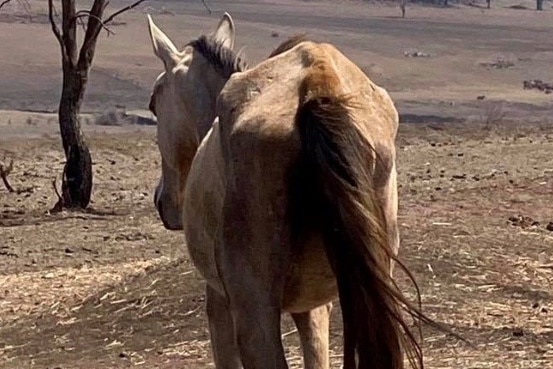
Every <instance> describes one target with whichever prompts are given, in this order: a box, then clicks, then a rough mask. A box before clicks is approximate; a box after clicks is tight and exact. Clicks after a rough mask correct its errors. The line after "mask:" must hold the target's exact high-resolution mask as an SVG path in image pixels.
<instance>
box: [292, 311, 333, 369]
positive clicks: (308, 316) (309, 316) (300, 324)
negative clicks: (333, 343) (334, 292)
mask: <svg viewBox="0 0 553 369" xmlns="http://www.w3.org/2000/svg"><path fill="white" fill-rule="evenodd" d="M331 310H332V303H331V302H330V303H328V304H326V305H323V306H319V307H317V308H315V309H313V310H310V311H307V312H305V313H292V314H291V315H292V318H293V319H294V322H295V323H296V327H297V328H298V332H299V335H300V340H301V347H302V351H303V362H304V367H305V369H329V365H330V364H329V355H328V339H329V338H328V335H329V320H330V311H331Z"/></svg>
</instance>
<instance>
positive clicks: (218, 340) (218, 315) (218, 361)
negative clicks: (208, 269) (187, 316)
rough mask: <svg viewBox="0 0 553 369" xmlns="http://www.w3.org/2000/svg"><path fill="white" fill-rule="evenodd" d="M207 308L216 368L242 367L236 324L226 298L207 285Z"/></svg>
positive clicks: (235, 368) (233, 368)
mask: <svg viewBox="0 0 553 369" xmlns="http://www.w3.org/2000/svg"><path fill="white" fill-rule="evenodd" d="M206 310H207V317H208V319H209V332H210V335H211V347H212V350H213V358H214V361H215V368H216V369H241V368H242V363H241V361H240V354H239V352H238V346H237V345H236V338H235V335H234V324H233V322H232V316H231V314H230V310H229V306H228V302H227V301H226V298H225V297H223V296H221V295H220V294H219V293H218V292H216V291H215V290H213V289H212V288H211V287H209V286H207V289H206Z"/></svg>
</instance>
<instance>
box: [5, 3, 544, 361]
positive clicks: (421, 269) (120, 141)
mask: <svg viewBox="0 0 553 369" xmlns="http://www.w3.org/2000/svg"><path fill="white" fill-rule="evenodd" d="M31 3H32V5H33V7H34V8H33V9H35V10H36V12H37V14H39V16H36V17H35V18H34V20H33V21H32V22H31V21H29V20H28V19H27V18H25V17H24V16H21V15H18V13H17V9H12V8H10V12H7V13H6V14H4V13H3V12H0V45H9V48H7V49H6V48H4V47H2V50H1V51H0V66H1V68H0V108H1V109H5V110H9V111H5V112H3V113H2V114H1V115H0V161H9V160H10V159H14V171H13V172H12V173H11V174H10V177H9V179H10V181H11V184H12V185H13V187H15V189H16V190H19V191H20V193H8V192H7V191H6V189H5V188H3V187H2V186H1V184H0V368H2V369H4V368H6V369H20V368H50V369H51V368H63V369H67V368H83V369H94V368H98V369H100V368H126V367H134V366H142V367H145V368H194V369H196V368H204V367H210V366H211V364H210V363H211V358H210V352H209V340H208V335H207V329H206V327H207V323H206V320H205V314H204V311H203V304H204V301H203V282H202V281H201V280H200V279H199V276H198V275H197V274H196V272H195V271H194V269H193V268H192V266H191V265H190V262H189V260H188V257H187V254H186V249H185V247H184V245H183V237H182V235H181V234H179V233H174V232H169V231H166V230H165V229H164V228H163V226H162V225H161V222H160V221H159V219H158V217H157V215H156V213H155V210H154V208H153V205H152V191H153V188H154V186H155V183H156V181H157V177H158V174H159V171H160V169H159V167H160V165H159V154H158V152H157V148H156V145H155V128H154V127H138V126H128V125H127V126H120V127H100V126H96V125H93V124H84V130H85V135H86V136H87V138H88V140H89V141H90V145H91V149H92V152H93V160H94V175H95V187H94V194H93V203H92V206H91V209H90V210H89V211H87V212H63V213H59V214H50V213H49V211H48V210H49V209H50V208H51V207H52V206H53V205H54V203H55V202H56V195H55V193H54V190H53V187H52V180H53V179H54V178H55V177H58V178H59V175H60V173H61V168H62V164H63V154H62V152H61V146H60V143H59V136H58V135H57V123H56V119H55V116H53V115H50V114H46V113H44V112H43V111H52V110H54V109H55V108H56V103H57V98H58V93H57V91H58V85H59V67H58V55H57V46H56V44H55V41H54V39H53V37H52V36H51V35H50V33H49V28H48V25H47V24H45V22H44V18H43V17H41V16H40V14H42V15H44V13H41V11H43V9H44V7H45V3H44V2H42V1H37V2H34V1H33V2H31ZM122 3H123V2H119V3H117V2H116V3H115V4H116V5H118V4H119V5H120V4H122ZM521 3H524V4H526V5H527V6H528V7H532V6H533V2H521ZM210 4H211V5H212V7H214V8H215V9H216V10H229V11H230V12H231V14H232V15H233V16H234V18H235V21H236V26H237V32H238V36H237V37H238V43H239V47H240V46H242V45H246V46H247V49H246V53H247V55H248V58H249V59H250V60H252V63H255V62H256V61H259V60H261V59H262V58H263V57H264V56H265V55H267V54H268V53H269V52H270V50H271V49H272V48H273V47H274V46H275V45H276V44H278V42H280V41H282V40H283V39H284V37H286V36H288V35H291V34H293V33H296V32H301V31H308V32H310V33H311V34H312V35H313V36H314V37H315V38H317V39H325V40H329V41H331V42H334V43H335V44H337V45H338V46H339V47H340V48H341V49H343V50H344V52H346V53H347V54H348V55H349V56H351V57H352V59H354V60H355V61H356V62H358V63H359V64H360V65H362V66H363V67H364V68H365V70H366V71H367V72H368V73H369V75H370V76H372V77H373V78H374V79H375V80H376V81H377V82H379V83H380V84H381V85H382V86H384V87H386V88H388V89H389V90H390V91H391V93H392V95H393V97H394V99H395V100H396V101H397V102H398V107H399V110H400V112H401V113H402V119H403V121H416V122H424V123H423V124H403V125H402V126H401V130H400V135H399V137H398V152H399V173H400V176H399V184H400V223H401V232H402V245H401V257H402V258H403V259H404V260H405V262H406V264H407V265H408V267H409V268H410V269H411V270H412V271H413V272H414V274H415V276H416V279H417V280H418V282H419V285H420V288H421V290H422V294H423V303H424V309H425V311H426V312H427V313H429V314H430V316H432V317H434V318H436V319H437V320H439V321H441V322H444V323H446V324H447V325H448V326H449V327H451V328H452V329H453V330H454V331H455V332H457V333H459V334H461V335H462V336H463V337H465V338H466V339H468V340H469V341H470V342H471V343H472V344H473V346H472V347H471V346H470V345H467V344H465V343H462V342H458V341H456V340H455V339H452V338H450V337H446V336H445V335H443V334H442V333H440V332H437V331H435V330H432V329H425V332H424V333H425V340H424V341H425V342H424V349H425V354H426V365H427V367H428V368H436V369H437V368H442V369H448V368H475V369H476V368H482V369H484V368H520V369H523V368H524V369H528V368H540V369H541V368H553V364H552V363H553V316H552V314H553V313H552V312H551V309H552V308H553V295H552V293H553V292H552V291H553V286H552V283H553V260H551V254H552V251H551V250H552V246H553V232H552V231H551V230H548V228H550V229H551V228H552V227H553V225H552V226H549V222H551V221H553V211H552V210H551V207H550V206H549V204H550V202H551V201H550V199H551V198H552V196H553V156H552V155H551V152H553V129H552V128H553V122H551V120H550V119H551V111H553V106H552V97H551V96H552V95H545V94H544V93H540V92H539V91H534V90H523V89H522V81H523V80H524V79H543V80H547V78H549V79H551V76H552V75H553V74H552V65H553V64H552V62H553V52H552V50H553V39H551V37H550V32H548V31H550V30H551V28H550V27H551V24H552V21H553V12H551V10H548V11H545V12H543V13H536V12H532V11H526V10H514V9H508V8H506V7H507V6H509V5H512V4H513V3H511V2H502V1H498V2H497V7H496V8H495V9H492V10H491V11H484V10H482V9H477V8H473V7H459V8H455V9H438V8H423V7H410V8H408V19H405V20H401V19H398V18H397V15H398V13H399V11H398V10H397V9H396V8H392V7H388V6H384V5H378V6H377V5H367V4H362V5H360V4H357V3H355V2H340V3H339V6H338V7H337V6H336V4H335V3H334V4H328V3H314V2H308V3H304V2H295V1H279V2H253V1H249V2H230V1H227V2H223V1H218V2H210ZM494 4H495V3H494ZM517 4H518V3H517ZM546 4H548V3H546ZM548 5H549V4H548ZM41 9H42V10H41ZM146 11H148V12H151V13H153V14H154V16H155V19H156V21H158V22H159V23H160V24H161V25H162V26H163V27H164V29H165V30H167V32H168V34H169V35H171V36H172V37H173V38H174V39H175V41H176V42H177V43H178V44H184V43H185V42H186V41H187V40H189V39H190V38H193V37H195V36H197V35H198V34H200V33H201V32H202V31H207V30H209V29H210V28H211V27H212V26H213V24H214V23H216V20H217V18H218V17H219V16H220V13H218V14H214V15H212V16H206V15H205V12H204V10H203V9H202V5H201V3H199V2H191V1H190V2H172V1H164V2H156V4H155V5H154V4H152V5H151V7H150V8H149V9H146ZM121 21H122V22H123V23H122V24H120V25H118V26H116V27H115V31H116V36H115V37H110V38H109V39H105V38H104V39H102V40H100V44H99V48H98V58H97V60H96V66H95V69H94V71H93V74H92V76H91V85H90V90H89V93H88V95H87V100H86V104H85V111H86V112H87V113H91V114H97V113H103V112H105V111H107V110H112V109H114V108H115V107H122V106H124V107H126V108H128V109H141V108H144V107H145V106H146V105H147V101H148V95H149V93H150V86H151V84H152V83H153V80H154V79H155V77H156V75H157V73H159V72H160V67H161V64H160V63H159V62H158V61H157V60H156V59H155V58H154V57H153V56H152V52H151V46H150V44H149V40H148V36H147V34H146V28H145V20H144V14H142V13H140V12H135V13H132V14H131V13H129V14H128V15H126V16H125V17H123V18H121ZM275 35H278V36H277V37H275ZM5 50H8V51H5ZM412 50H417V51H422V52H424V53H428V54H429V55H430V57H428V58H426V57H417V58H408V57H405V56H404V52H405V51H412ZM498 58H499V59H500V60H507V61H510V62H512V63H513V64H514V65H513V66H511V67H508V68H501V69H497V68H494V67H490V66H482V65H481V64H480V63H487V62H492V63H493V62H494V61H497V60H498ZM550 82H553V81H550ZM482 95H483V96H486V97H485V98H484V99H483V100H477V99H476V97H477V96H482ZM14 110H17V111H14ZM28 110H35V111H41V112H39V113H31V112H29V111H28ZM90 121H93V119H92V118H91V119H90ZM461 121H463V123H461ZM434 122H438V123H434ZM444 122H446V123H447V122H455V123H454V124H444ZM398 277H399V279H400V282H401V285H402V286H404V287H405V289H406V290H408V291H411V292H412V289H411V288H410V286H409V284H408V283H407V280H406V279H405V278H404V277H403V276H401V275H398ZM340 329H341V324H340V317H339V309H335V314H334V317H333V327H332V349H333V351H332V360H333V365H334V368H338V367H339V363H340V354H341V349H340V347H341V346H340V345H341V336H340ZM283 334H284V335H285V343H286V349H287V354H288V358H289V362H290V364H291V366H292V367H294V368H298V367H301V361H300V356H299V348H298V340H297V336H296V334H295V333H294V332H293V327H292V325H291V324H290V321H289V320H288V319H285V321H284V322H283Z"/></svg>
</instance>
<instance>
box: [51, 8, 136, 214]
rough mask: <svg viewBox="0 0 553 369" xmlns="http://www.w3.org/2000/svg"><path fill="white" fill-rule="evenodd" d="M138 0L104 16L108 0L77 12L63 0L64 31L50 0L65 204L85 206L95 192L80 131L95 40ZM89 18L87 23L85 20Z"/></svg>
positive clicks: (63, 198) (88, 159)
mask: <svg viewBox="0 0 553 369" xmlns="http://www.w3.org/2000/svg"><path fill="white" fill-rule="evenodd" d="M143 1H144V0H139V1H137V2H135V3H133V4H132V5H130V6H127V7H125V8H123V9H121V10H119V11H117V12H115V13H113V14H112V15H110V16H109V17H107V18H105V19H104V12H105V10H106V7H107V5H108V2H109V1H108V0H94V3H93V4H92V7H91V8H90V10H80V11H76V7H75V0H61V10H62V11H61V30H60V27H59V25H58V22H57V21H56V19H55V15H54V14H55V10H54V4H53V0H48V16H49V19H50V25H51V26H52V32H53V33H54V35H55V37H56V39H57V40H58V42H59V45H60V51H61V65H62V74H63V82H62V92H61V98H60V104H59V110H58V117H59V124H60V132H61V138H62V142H63V150H64V152H65V157H66V163H65V168H64V171H63V173H64V174H63V181H62V199H61V200H62V201H63V204H62V206H63V207H68V208H86V207H87V206H88V204H89V202H90V196H91V192H92V159H91V156H90V151H89V149H88V146H87V145H86V142H85V140H84V138H83V135H82V132H81V124H80V121H79V114H80V111H81V105H82V102H83V96H84V92H85V90H86V86H87V82H88V75H89V72H90V68H91V66H92V60H93V59H94V52H95V50H96V42H97V41H98V36H99V35H100V32H101V31H102V29H105V30H106V32H108V33H109V32H110V30H109V29H108V28H107V26H108V25H109V23H110V22H111V21H113V19H114V18H115V17H116V16H117V15H119V14H121V13H123V12H125V11H127V10H130V9H132V8H134V7H136V6H137V5H138V4H140V3H142V2H143ZM85 20H86V23H85ZM79 23H81V24H82V26H83V28H84V29H85V35H84V39H83V42H82V44H81V47H80V50H79V47H78V42H77V28H78V26H79Z"/></svg>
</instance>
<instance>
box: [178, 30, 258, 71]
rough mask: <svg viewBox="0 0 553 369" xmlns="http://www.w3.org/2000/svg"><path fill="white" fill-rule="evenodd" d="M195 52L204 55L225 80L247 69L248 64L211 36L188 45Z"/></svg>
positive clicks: (201, 37)
mask: <svg viewBox="0 0 553 369" xmlns="http://www.w3.org/2000/svg"><path fill="white" fill-rule="evenodd" d="M188 46H192V47H193V48H194V50H196V51H197V52H199V53H200V54H202V55H203V57H204V58H206V60H207V61H208V62H209V64H211V65H212V66H213V67H214V68H215V70H217V72H218V73H220V74H221V76H222V77H224V78H227V79H228V78H230V76H231V74H233V73H236V72H243V71H244V70H246V69H247V67H248V66H247V64H246V62H245V61H244V60H243V59H242V58H241V57H240V56H239V55H238V54H236V53H235V52H234V51H233V50H232V49H229V48H228V47H226V46H224V45H223V44H222V43H221V42H219V41H217V40H216V39H214V38H212V37H209V36H205V35H203V36H200V37H199V38H198V39H196V40H194V41H191V42H189V43H188Z"/></svg>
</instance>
